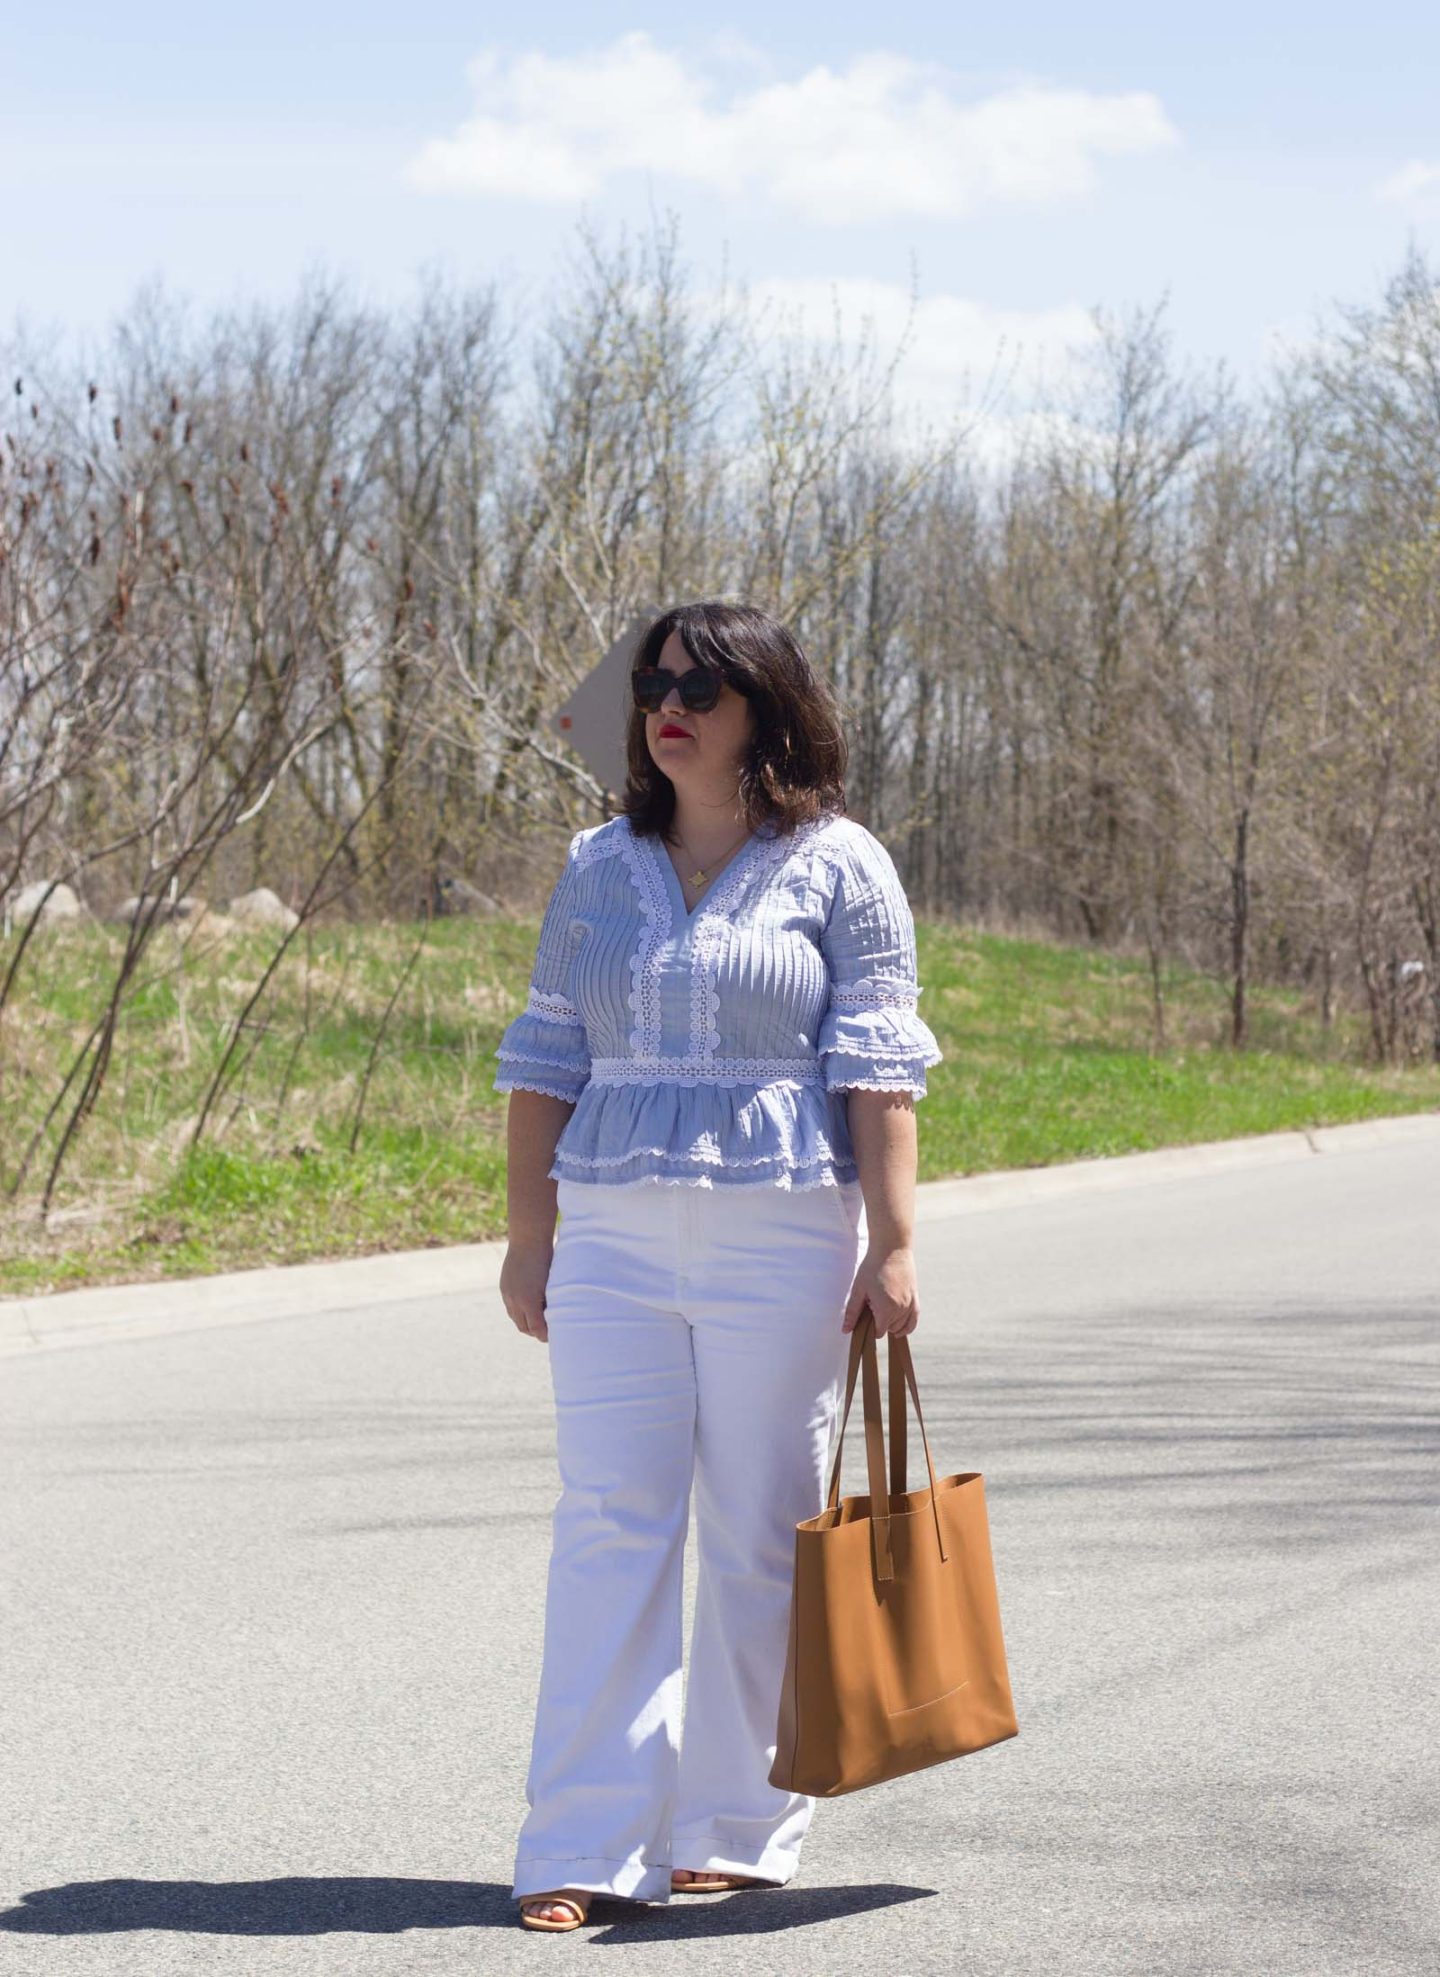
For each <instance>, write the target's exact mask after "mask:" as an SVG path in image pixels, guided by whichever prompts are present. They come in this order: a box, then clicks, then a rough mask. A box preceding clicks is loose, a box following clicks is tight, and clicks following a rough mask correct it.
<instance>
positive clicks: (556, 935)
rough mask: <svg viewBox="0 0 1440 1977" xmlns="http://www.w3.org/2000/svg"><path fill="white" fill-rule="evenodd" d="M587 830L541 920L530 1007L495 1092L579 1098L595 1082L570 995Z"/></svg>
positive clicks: (515, 1028)
mask: <svg viewBox="0 0 1440 1977" xmlns="http://www.w3.org/2000/svg"><path fill="white" fill-rule="evenodd" d="M584 836H585V832H584V831H577V832H576V834H575V836H574V837H573V838H572V839H571V840H570V850H569V853H568V855H567V857H566V860H565V868H564V870H563V871H562V872H561V874H560V877H559V878H558V879H557V880H556V883H555V890H554V891H553V892H552V893H551V895H550V902H549V904H548V905H547V907H546V908H545V917H544V919H543V920H542V921H541V923H540V939H539V942H538V943H537V946H536V949H535V963H534V966H533V968H532V969H531V971H530V988H529V994H528V996H527V997H526V1002H525V1007H524V1008H523V1009H522V1010H521V1012H520V1014H519V1015H518V1016H516V1017H515V1019H514V1020H513V1021H512V1022H511V1023H510V1025H509V1027H508V1028H507V1029H506V1031H505V1034H504V1035H503V1036H502V1037H501V1039H500V1045H499V1048H498V1050H497V1051H496V1053H495V1055H496V1060H497V1063H498V1066H499V1068H498V1070H497V1071H496V1074H495V1090H496V1091H499V1092H507V1091H538V1092H545V1093H546V1094H548V1096H549V1097H551V1098H563V1099H567V1100H568V1101H569V1102H570V1103H571V1104H574V1102H575V1101H576V1100H577V1099H578V1098H579V1096H580V1094H581V1092H582V1091H583V1090H584V1089H585V1086H586V1085H587V1084H588V1083H589V1080H590V1045H589V1042H588V1040H587V1038H586V1035H585V1024H584V1021H583V1019H582V1018H581V1015H580V1012H579V1010H578V1009H577V1008H576V1007H575V1004H574V1002H573V1001H572V1000H571V998H570V956H571V947H570V925H571V920H572V917H573V914H574V910H575V903H576V865H575V853H576V851H577V850H578V848H579V846H580V843H581V840H582V839H583V838H584Z"/></svg>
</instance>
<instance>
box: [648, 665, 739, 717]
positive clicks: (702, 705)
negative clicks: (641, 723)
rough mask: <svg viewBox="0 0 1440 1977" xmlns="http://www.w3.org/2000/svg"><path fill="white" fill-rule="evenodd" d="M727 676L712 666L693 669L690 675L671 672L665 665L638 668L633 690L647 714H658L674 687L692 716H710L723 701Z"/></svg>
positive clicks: (682, 703)
mask: <svg viewBox="0 0 1440 1977" xmlns="http://www.w3.org/2000/svg"><path fill="white" fill-rule="evenodd" d="M724 685H725V680H724V676H723V675H722V674H721V673H719V672H718V671H716V670H715V669H714V668H712V667H706V666H692V667H691V668H690V670H689V672H688V673H671V672H667V671H666V669H665V668H664V667H663V666H636V667H635V668H634V670H633V671H632V672H631V674H630V691H631V692H632V693H633V694H634V696H635V705H636V706H637V707H643V708H644V710H645V712H646V713H647V714H658V713H659V712H660V709H661V707H663V706H664V704H665V696H666V695H667V694H668V693H669V691H670V689H671V688H672V687H674V688H675V689H676V691H677V692H678V693H679V695H680V704H681V706H682V707H684V708H685V709H686V710H687V711H688V712H689V713H691V714H708V713H709V712H710V709H711V708H712V707H713V706H714V705H715V703H716V701H717V700H718V699H719V698H720V693H721V690H722V688H723V687H724Z"/></svg>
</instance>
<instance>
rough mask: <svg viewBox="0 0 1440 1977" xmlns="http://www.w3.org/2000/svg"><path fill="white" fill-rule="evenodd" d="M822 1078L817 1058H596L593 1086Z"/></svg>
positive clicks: (797, 1081) (799, 1081) (782, 1081)
mask: <svg viewBox="0 0 1440 1977" xmlns="http://www.w3.org/2000/svg"><path fill="white" fill-rule="evenodd" d="M822 1075H823V1073H822V1071H821V1068H820V1060H819V1058H818V1057H711V1056H703V1057H697V1056H695V1055H693V1054H692V1055H690V1056H688V1057H660V1056H658V1055H656V1056H652V1057H647V1058H640V1057H596V1058H594V1059H592V1061H591V1065H590V1078H591V1082H592V1083H593V1084H597V1085H655V1084H686V1085H762V1084H791V1083H794V1084H813V1083H815V1082H816V1081H817V1080H819V1079H820V1078H821V1076H822Z"/></svg>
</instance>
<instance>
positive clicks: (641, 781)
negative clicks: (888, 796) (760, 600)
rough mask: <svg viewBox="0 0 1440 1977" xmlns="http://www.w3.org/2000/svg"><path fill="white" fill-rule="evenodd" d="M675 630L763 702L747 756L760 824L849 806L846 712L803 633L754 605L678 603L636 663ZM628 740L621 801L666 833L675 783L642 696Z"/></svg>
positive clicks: (749, 796) (746, 775)
mask: <svg viewBox="0 0 1440 1977" xmlns="http://www.w3.org/2000/svg"><path fill="white" fill-rule="evenodd" d="M672 632H678V633H679V635H680V643H681V644H682V645H683V646H684V648H685V650H686V652H688V653H689V655H690V657H691V659H692V660H693V661H694V663H695V664H696V665H697V666H703V667H705V668H706V670H707V671H713V672H718V673H721V674H723V675H724V678H725V682H726V684H727V685H729V686H732V687H734V688H735V690H736V692H737V693H743V694H744V696H745V698H746V699H747V700H748V701H749V702H750V705H751V706H752V708H753V709H754V710H755V721H754V734H753V737H752V739H751V743H750V746H749V748H748V750H747V751H746V754H745V758H744V760H743V762H742V763H741V765H740V795H741V797H742V799H743V801H744V804H745V818H746V822H747V823H748V824H749V826H750V829H751V830H752V831H753V830H755V829H756V828H757V827H758V826H759V825H761V824H766V823H770V824H773V825H774V826H775V827H776V829H777V830H779V831H781V832H782V833H784V832H789V831H793V830H795V829H796V828H797V826H799V825H801V824H807V823H811V822H814V821H815V820H816V819H818V818H820V817H824V816H829V815H832V814H833V813H835V812H836V811H842V810H843V809H844V808H845V765H846V759H847V754H848V750H847V748H846V743H845V735H844V731H843V729H842V728H841V725H840V712H839V709H838V708H837V706H836V704H835V697H834V695H833V694H832V693H831V691H830V687H829V685H828V683H827V682H826V681H825V680H823V679H822V678H821V677H820V675H819V674H818V673H817V672H816V671H815V669H814V667H813V666H812V665H811V664H810V661H809V660H808V659H807V658H806V657H805V654H804V652H802V650H801V649H800V645H799V642H798V641H797V639H796V638H795V636H794V634H793V633H792V632H790V631H787V629H786V628H785V626H784V625H782V624H781V623H780V622H779V621H778V619H775V618H772V617H771V616H770V614H769V612H768V611H762V610H760V609H759V607H758V606H757V605H754V604H722V603H719V602H714V601H706V602H702V603H698V604H677V605H675V607H674V608H673V609H672V610H669V611H666V612H665V613H664V614H663V615H662V616H661V617H658V618H657V619H656V620H655V622H654V624H652V625H651V626H650V627H649V628H648V630H647V631H646V633H645V635H644V637H643V638H642V639H641V641H640V643H639V645H638V647H637V648H636V652H635V657H634V660H633V661H632V665H633V666H634V667H635V668H637V669H638V668H639V667H642V666H658V665H659V663H660V651H661V648H662V647H663V645H664V643H665V641H666V639H667V638H669V636H670V634H671V633H672ZM625 744H626V768H627V775H626V781H625V791H624V794H623V796H622V797H621V801H620V808H621V810H622V812H623V813H624V815H625V816H627V817H628V818H629V819H630V821H631V824H632V825H633V826H634V828H635V829H636V830H637V831H642V832H645V831H653V832H658V833H659V834H660V835H661V836H662V837H663V836H664V835H665V834H666V833H667V832H668V830H669V828H670V821H671V819H672V817H673V816H674V814H675V785H674V784H673V783H672V782H671V780H670V778H669V777H668V776H667V775H666V774H665V773H664V771H663V770H662V769H659V768H657V767H656V764H655V762H654V760H653V758H652V756H651V754H650V750H649V748H648V747H647V746H646V742H645V715H644V712H643V710H642V709H640V708H639V707H636V706H634V705H633V703H632V705H631V708H630V723H629V727H628V729H627V730H626V738H625Z"/></svg>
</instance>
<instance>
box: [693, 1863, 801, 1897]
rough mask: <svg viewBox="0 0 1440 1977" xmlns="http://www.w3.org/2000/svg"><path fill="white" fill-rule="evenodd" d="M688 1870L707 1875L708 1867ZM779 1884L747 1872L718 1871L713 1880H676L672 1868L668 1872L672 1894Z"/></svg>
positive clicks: (699, 1893) (694, 1893) (710, 1893)
mask: <svg viewBox="0 0 1440 1977" xmlns="http://www.w3.org/2000/svg"><path fill="white" fill-rule="evenodd" d="M690 1871H691V1872H693V1873H696V1874H707V1875H708V1874H709V1873H710V1869H709V1868H708V1867H697V1868H694V1869H692V1870H690ZM779 1885H780V1884H779V1882H778V1881H757V1880H755V1879H754V1878H753V1877H752V1876H751V1875H748V1874H721V1873H718V1872H717V1873H716V1876H715V1879H714V1880H713V1881H710V1880H705V1881H677V1880H676V1879H675V1872H674V1869H673V1868H672V1869H671V1872H670V1892H671V1894H672V1895H719V1894H723V1893H724V1892H725V1890H726V1889H727V1888H776V1887H778V1886H779Z"/></svg>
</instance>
